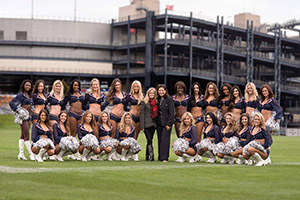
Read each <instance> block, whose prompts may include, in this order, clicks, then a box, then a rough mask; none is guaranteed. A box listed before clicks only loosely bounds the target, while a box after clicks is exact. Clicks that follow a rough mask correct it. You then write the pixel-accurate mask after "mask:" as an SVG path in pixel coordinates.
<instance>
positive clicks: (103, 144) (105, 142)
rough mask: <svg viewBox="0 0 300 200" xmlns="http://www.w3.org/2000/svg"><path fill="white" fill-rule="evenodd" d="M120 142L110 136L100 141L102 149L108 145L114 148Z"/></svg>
mask: <svg viewBox="0 0 300 200" xmlns="http://www.w3.org/2000/svg"><path fill="white" fill-rule="evenodd" d="M117 143H118V140H116V139H114V138H111V137H108V138H105V139H104V140H101V141H100V149H103V148H106V147H112V148H114V147H115V145H116V144H117Z"/></svg>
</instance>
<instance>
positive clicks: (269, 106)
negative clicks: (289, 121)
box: [258, 98, 283, 120]
mask: <svg viewBox="0 0 300 200" xmlns="http://www.w3.org/2000/svg"><path fill="white" fill-rule="evenodd" d="M258 110H259V111H261V110H269V111H273V110H275V112H276V115H275V116H274V119H275V120H277V119H281V118H282V115H283V109H282V107H281V106H280V105H279V103H278V101H277V100H276V99H274V98H271V99H269V100H268V101H267V103H265V104H264V105H262V101H261V100H260V101H259V105H258Z"/></svg>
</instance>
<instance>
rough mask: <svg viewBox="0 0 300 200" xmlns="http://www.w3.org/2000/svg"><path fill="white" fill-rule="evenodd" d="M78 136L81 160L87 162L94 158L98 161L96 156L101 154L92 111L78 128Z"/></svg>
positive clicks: (85, 114)
mask: <svg viewBox="0 0 300 200" xmlns="http://www.w3.org/2000/svg"><path fill="white" fill-rule="evenodd" d="M77 134H78V138H79V140H80V147H79V152H80V153H81V160H82V161H84V162H86V161H88V160H90V159H92V158H93V159H96V158H94V156H95V155H96V154H99V153H100V148H99V142H98V139H97V136H98V129H97V124H96V121H95V118H94V115H93V114H92V113H91V112H90V111H86V112H85V113H84V114H83V117H82V124H79V125H78V126H77Z"/></svg>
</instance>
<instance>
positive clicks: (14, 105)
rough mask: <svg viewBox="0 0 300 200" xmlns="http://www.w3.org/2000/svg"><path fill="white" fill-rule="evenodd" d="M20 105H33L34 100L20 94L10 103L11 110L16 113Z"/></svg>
mask: <svg viewBox="0 0 300 200" xmlns="http://www.w3.org/2000/svg"><path fill="white" fill-rule="evenodd" d="M20 104H21V106H26V105H32V99H31V98H29V97H28V96H27V95H25V94H24V93H23V92H20V93H18V94H17V96H15V97H14V98H13V99H12V100H11V101H10V102H9V106H10V109H11V110H12V111H14V112H16V110H17V109H18V105H20Z"/></svg>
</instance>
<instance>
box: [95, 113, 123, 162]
mask: <svg viewBox="0 0 300 200" xmlns="http://www.w3.org/2000/svg"><path fill="white" fill-rule="evenodd" d="M111 133H112V125H111V124H110V123H109V114H108V112H107V111H102V112H101V113H100V117H99V123H98V134H99V143H100V151H101V153H100V155H99V160H100V161H103V158H102V157H103V156H104V155H105V154H106V155H107V156H106V159H107V160H108V161H113V160H117V159H115V158H113V157H112V155H114V152H115V151H116V149H117V147H118V145H119V142H118V140H116V139H113V138H112V137H111Z"/></svg>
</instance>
